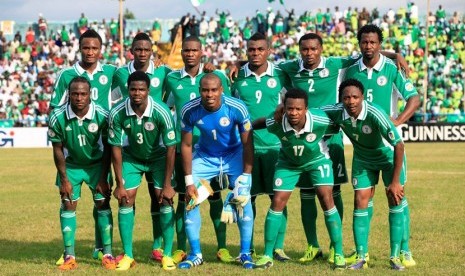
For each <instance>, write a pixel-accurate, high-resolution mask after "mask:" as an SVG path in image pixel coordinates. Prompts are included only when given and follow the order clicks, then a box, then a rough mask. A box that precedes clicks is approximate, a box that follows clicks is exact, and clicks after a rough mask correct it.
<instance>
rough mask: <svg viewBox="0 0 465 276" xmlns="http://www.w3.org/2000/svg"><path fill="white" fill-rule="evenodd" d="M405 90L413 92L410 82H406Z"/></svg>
mask: <svg viewBox="0 0 465 276" xmlns="http://www.w3.org/2000/svg"><path fill="white" fill-rule="evenodd" d="M405 90H407V91H412V90H413V84H412V83H411V82H407V83H406V84H405Z"/></svg>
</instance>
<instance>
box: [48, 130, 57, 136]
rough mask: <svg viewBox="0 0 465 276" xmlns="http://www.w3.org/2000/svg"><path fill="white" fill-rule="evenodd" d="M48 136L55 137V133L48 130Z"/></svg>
mask: <svg viewBox="0 0 465 276" xmlns="http://www.w3.org/2000/svg"><path fill="white" fill-rule="evenodd" d="M48 136H50V137H55V136H56V134H55V131H53V130H51V129H49V130H48Z"/></svg>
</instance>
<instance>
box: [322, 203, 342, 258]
mask: <svg viewBox="0 0 465 276" xmlns="http://www.w3.org/2000/svg"><path fill="white" fill-rule="evenodd" d="M324 214H325V224H326V228H327V229H328V233H329V239H330V240H331V243H332V245H333V246H334V253H335V254H339V255H341V256H344V251H343V250H342V225H341V217H340V216H339V213H338V211H337V209H336V207H333V208H331V209H329V210H327V211H324Z"/></svg>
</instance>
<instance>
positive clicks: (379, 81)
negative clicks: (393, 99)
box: [376, 76, 387, 86]
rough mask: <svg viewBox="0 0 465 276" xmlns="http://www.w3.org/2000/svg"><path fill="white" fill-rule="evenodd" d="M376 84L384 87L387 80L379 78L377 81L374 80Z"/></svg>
mask: <svg viewBox="0 0 465 276" xmlns="http://www.w3.org/2000/svg"><path fill="white" fill-rule="evenodd" d="M376 83H377V84H378V85H379V86H385V85H386V83H387V78H386V77H385V76H379V77H378V79H377V80H376Z"/></svg>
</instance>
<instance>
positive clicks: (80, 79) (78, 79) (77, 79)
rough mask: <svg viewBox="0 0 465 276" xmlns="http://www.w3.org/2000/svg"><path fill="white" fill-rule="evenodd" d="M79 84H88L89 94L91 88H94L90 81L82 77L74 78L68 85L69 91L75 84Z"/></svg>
mask: <svg viewBox="0 0 465 276" xmlns="http://www.w3.org/2000/svg"><path fill="white" fill-rule="evenodd" d="M78 82H81V83H87V85H88V86H89V92H90V88H91V87H92V86H91V85H90V82H89V80H88V79H86V78H84V77H81V76H77V77H74V78H73V79H72V80H71V81H70V82H69V84H68V91H71V85H72V84H73V83H78Z"/></svg>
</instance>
